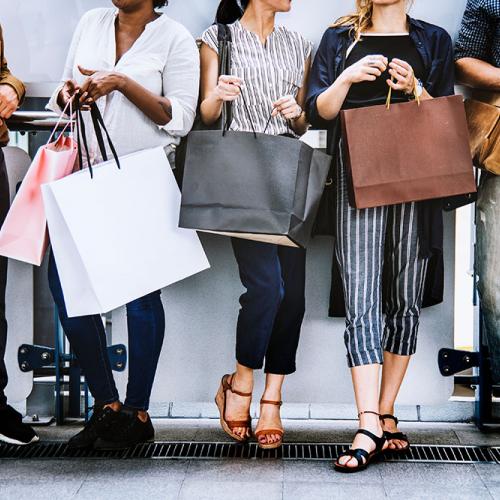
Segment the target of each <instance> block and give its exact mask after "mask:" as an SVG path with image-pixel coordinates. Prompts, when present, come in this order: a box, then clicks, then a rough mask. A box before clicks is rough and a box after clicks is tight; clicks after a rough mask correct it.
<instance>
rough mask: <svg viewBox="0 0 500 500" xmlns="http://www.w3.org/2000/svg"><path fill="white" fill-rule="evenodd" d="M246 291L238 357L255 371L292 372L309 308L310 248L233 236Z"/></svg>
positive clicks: (243, 301)
mask: <svg viewBox="0 0 500 500" xmlns="http://www.w3.org/2000/svg"><path fill="white" fill-rule="evenodd" d="M231 241H232V245H233V251H234V255H235V257H236V261H237V263H238V268H239V272H240V278H241V283H242V284H243V286H244V287H245V288H246V292H245V293H244V294H243V295H242V296H241V298H240V304H241V309H240V313H239V316H238V326H237V332H236V359H237V361H238V363H240V364H241V365H243V366H246V367H248V368H252V369H254V370H257V369H260V368H262V366H263V364H264V359H265V372H266V373H273V374H277V375H288V374H290V373H293V372H294V371H295V357H296V354H297V348H298V344H299V337H300V329H301V326H302V320H303V319H304V311H305V292H304V289H305V274H306V252H305V250H302V249H299V248H291V247H285V246H278V245H273V244H269V243H260V242H257V241H250V240H244V239H239V238H232V240H231Z"/></svg>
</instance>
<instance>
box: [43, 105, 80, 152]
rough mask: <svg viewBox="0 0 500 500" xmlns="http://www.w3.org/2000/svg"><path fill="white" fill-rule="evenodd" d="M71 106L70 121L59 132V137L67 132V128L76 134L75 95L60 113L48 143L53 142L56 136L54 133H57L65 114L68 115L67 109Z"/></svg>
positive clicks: (72, 133)
mask: <svg viewBox="0 0 500 500" xmlns="http://www.w3.org/2000/svg"><path fill="white" fill-rule="evenodd" d="M68 108H69V121H68V123H66V125H65V126H64V128H63V129H62V130H61V133H60V134H59V137H62V135H63V134H64V133H65V132H66V130H67V129H68V127H69V129H70V132H71V135H74V129H73V97H72V98H71V99H69V100H68V102H67V103H66V106H64V109H63V110H62V112H61V114H60V115H59V118H58V120H57V122H56V125H55V127H54V128H53V129H52V132H51V134H50V137H49V140H48V141H47V144H50V143H51V142H52V139H53V138H54V135H56V133H57V129H58V128H59V125H60V124H61V122H62V120H63V118H64V115H66V111H68Z"/></svg>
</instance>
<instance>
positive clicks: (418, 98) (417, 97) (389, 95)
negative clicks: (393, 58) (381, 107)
mask: <svg viewBox="0 0 500 500" xmlns="http://www.w3.org/2000/svg"><path fill="white" fill-rule="evenodd" d="M394 81H395V79H394V77H391V82H394ZM413 95H414V96H415V101H417V104H418V105H419V106H420V97H419V95H418V89H417V80H416V78H415V77H413ZM391 99H392V87H391V86H390V85H389V92H387V99H386V101H385V107H386V108H387V109H391Z"/></svg>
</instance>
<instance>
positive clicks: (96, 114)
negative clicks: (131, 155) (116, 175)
mask: <svg viewBox="0 0 500 500" xmlns="http://www.w3.org/2000/svg"><path fill="white" fill-rule="evenodd" d="M90 116H91V117H92V123H93V124H94V131H95V134H96V137H97V143H98V144H99V149H100V150H101V155H102V158H103V160H104V161H108V155H107V153H106V146H105V144H104V139H103V136H102V131H103V130H104V133H105V134H106V139H107V141H108V144H109V149H110V150H111V154H112V155H113V158H114V160H115V163H116V166H117V167H118V169H121V165H120V159H119V158H118V154H117V152H116V149H115V146H114V144H113V141H112V140H111V137H110V135H109V132H108V129H107V128H106V124H105V123H104V119H103V117H102V114H101V111H100V110H99V108H98V106H97V104H96V103H95V102H94V103H92V105H91V106H90Z"/></svg>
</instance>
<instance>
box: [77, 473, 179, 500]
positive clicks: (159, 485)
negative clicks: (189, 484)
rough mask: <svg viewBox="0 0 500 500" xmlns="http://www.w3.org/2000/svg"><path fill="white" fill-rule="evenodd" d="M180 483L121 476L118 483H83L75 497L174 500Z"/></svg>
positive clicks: (93, 499) (90, 481) (114, 499)
mask: <svg viewBox="0 0 500 500" xmlns="http://www.w3.org/2000/svg"><path fill="white" fill-rule="evenodd" d="M181 486H182V481H165V480H163V479H162V478H159V477H155V478H150V477H147V476H144V477H143V478H142V479H138V478H136V479H129V478H128V477H126V476H122V478H121V479H120V481H117V480H116V479H115V480H113V481H96V480H94V479H92V480H87V481H84V483H83V484H82V486H81V488H80V489H79V491H78V493H77V495H76V496H75V497H74V498H76V499H77V500H87V499H88V500H100V499H106V500H142V499H145V498H161V499H162V500H176V499H177V498H178V496H179V492H180V490H181Z"/></svg>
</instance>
